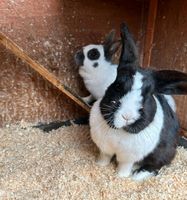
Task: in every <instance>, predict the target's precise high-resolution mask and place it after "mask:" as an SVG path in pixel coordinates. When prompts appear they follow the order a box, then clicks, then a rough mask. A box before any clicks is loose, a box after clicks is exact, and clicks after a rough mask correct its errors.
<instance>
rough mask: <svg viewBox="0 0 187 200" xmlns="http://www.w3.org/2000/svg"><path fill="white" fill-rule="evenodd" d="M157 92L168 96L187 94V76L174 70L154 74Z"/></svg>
mask: <svg viewBox="0 0 187 200" xmlns="http://www.w3.org/2000/svg"><path fill="white" fill-rule="evenodd" d="M153 77H154V82H155V92H156V93H162V94H168V95H184V94H187V74H185V73H182V72H179V71H174V70H160V71H155V72H153Z"/></svg>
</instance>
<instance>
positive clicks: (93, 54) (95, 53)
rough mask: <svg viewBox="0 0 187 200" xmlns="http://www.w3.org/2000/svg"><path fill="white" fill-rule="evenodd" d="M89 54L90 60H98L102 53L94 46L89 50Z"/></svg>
mask: <svg viewBox="0 0 187 200" xmlns="http://www.w3.org/2000/svg"><path fill="white" fill-rule="evenodd" d="M87 56H88V58H89V59H90V60H98V59H99V57H100V53H99V51H98V50H97V49H96V48H94V49H91V50H89V51H88V54H87Z"/></svg>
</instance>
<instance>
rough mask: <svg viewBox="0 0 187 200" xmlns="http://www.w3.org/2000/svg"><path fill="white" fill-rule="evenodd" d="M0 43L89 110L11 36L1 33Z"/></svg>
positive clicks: (87, 107) (88, 109)
mask: <svg viewBox="0 0 187 200" xmlns="http://www.w3.org/2000/svg"><path fill="white" fill-rule="evenodd" d="M0 43H1V44H3V45H4V46H5V47H6V48H7V49H9V50H11V52H12V53H13V54H15V55H16V56H17V57H19V58H20V59H22V60H23V61H24V62H26V63H27V64H28V65H29V66H30V67H31V68H32V69H34V70H35V71H36V72H38V73H39V74H40V75H41V76H42V77H43V78H45V79H47V80H48V81H49V82H50V83H51V84H52V85H54V86H55V87H57V88H58V89H59V90H60V91H61V92H62V93H64V94H65V95H66V96H67V97H68V98H70V99H71V100H72V101H74V102H75V103H76V104H77V105H79V106H80V107H81V108H83V109H84V110H85V111H87V112H89V111H90V108H89V106H88V105H86V104H85V103H84V102H83V101H82V100H81V98H80V97H79V96H78V95H75V94H73V93H72V91H71V90H70V89H69V88H68V87H67V86H65V85H63V84H62V83H61V82H60V80H59V79H58V78H57V77H56V76H54V75H53V74H52V73H51V72H49V71H48V70H47V69H46V68H45V67H44V66H42V65H41V64H39V63H38V62H36V61H34V60H33V59H32V58H31V57H29V56H28V55H27V54H26V53H25V52H24V51H23V49H21V48H20V47H19V46H18V45H17V44H15V43H14V42H13V41H12V40H11V39H10V38H8V37H7V36H5V35H4V34H3V33H0Z"/></svg>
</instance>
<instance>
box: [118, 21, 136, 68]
mask: <svg viewBox="0 0 187 200" xmlns="http://www.w3.org/2000/svg"><path fill="white" fill-rule="evenodd" d="M120 31H121V40H122V51H121V56H120V61H119V69H120V68H123V67H126V66H127V65H128V66H136V65H137V64H139V59H138V57H139V55H138V49H137V47H136V44H135V42H134V39H133V36H132V35H131V33H130V32H129V29H128V27H127V25H126V24H125V23H122V24H121V28H120Z"/></svg>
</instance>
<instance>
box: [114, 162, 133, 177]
mask: <svg viewBox="0 0 187 200" xmlns="http://www.w3.org/2000/svg"><path fill="white" fill-rule="evenodd" d="M131 171H132V164H129V163H125V164H124V163H120V164H119V165H118V170H117V176H118V177H120V178H127V177H129V176H130V175H131Z"/></svg>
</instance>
